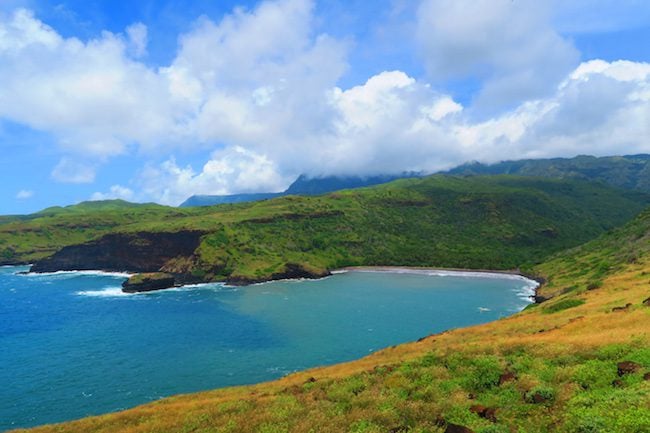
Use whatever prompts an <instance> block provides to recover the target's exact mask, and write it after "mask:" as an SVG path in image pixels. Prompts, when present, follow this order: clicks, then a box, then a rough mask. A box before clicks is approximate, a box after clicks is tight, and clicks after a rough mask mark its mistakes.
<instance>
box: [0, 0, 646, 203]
mask: <svg viewBox="0 0 650 433" xmlns="http://www.w3.org/2000/svg"><path fill="white" fill-rule="evenodd" d="M649 40H650V3H648V2H646V1H642V0H620V1H611V0H574V1H572V2H562V1H559V0H549V1H548V2H535V1H532V0H453V1H452V0H411V1H405V0H380V1H374V2H368V1H361V0H348V1H342V0H332V1H311V0H268V1H265V2H257V1H242V0H227V1H219V2H215V1H209V0H195V1H183V2H180V1H174V0H150V1H139V2H132V1H129V2H127V1H116V0H112V1H109V0H103V1H82V0H69V1H66V0H53V1H49V0H42V1H35V0H5V1H3V2H0V152H1V153H2V158H1V159H0V169H1V170H2V172H1V173H2V175H1V176H2V182H1V183H0V214H14V213H28V212H33V211H36V210H39V209H42V208H44V207H48V206H52V205H65V204H71V203H76V202H79V201H83V200H88V199H103V198H125V199H128V200H133V201H156V202H160V203H165V204H171V205H175V204H178V203H179V202H180V201H182V200H183V199H184V198H186V197H187V196H189V195H191V194H194V193H200V194H210V193H212V194H223V193H238V192H252V191H277V190H282V189H284V188H285V187H286V186H287V184H288V183H290V182H291V180H293V179H294V178H295V177H296V176H297V175H298V174H300V173H308V174H310V175H313V176H319V175H328V174H362V175H365V174H377V173H399V172H402V171H411V170H418V171H424V172H433V171H436V170H440V169H445V168H449V167H451V166H453V165H456V164H459V163H462V162H465V161H468V160H480V161H485V162H494V161H498V160H502V159H514V158H526V157H554V156H574V155H576V154H584V153H587V154H595V155H608V154H625V153H640V152H650V133H649V130H648V128H649V126H646V125H650V65H649V64H648V62H650V44H648V43H647V41H649Z"/></svg>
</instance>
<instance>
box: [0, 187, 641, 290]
mask: <svg viewBox="0 0 650 433" xmlns="http://www.w3.org/2000/svg"><path fill="white" fill-rule="evenodd" d="M648 204H650V196H649V195H647V194H645V193H641V192H633V191H623V190H618V189H615V188H612V187H609V186H606V185H602V184H590V183H587V182H583V181H578V180H553V179H541V178H529V177H514V176H485V177H481V176H476V177H467V178H462V177H454V176H443V175H435V176H430V177H427V178H422V179H402V180H397V181H394V182H391V183H387V184H383V185H378V186H373V187H368V188H360V189H354V190H345V191H338V192H335V193H331V194H327V195H322V196H314V197H303V196H287V197H281V198H276V199H273V200H266V201H260V202H255V203H242V204H228V205H220V206H214V207H201V208H183V209H181V208H170V207H164V206H159V205H152V204H145V205H135V204H131V203H126V202H120V201H109V202H89V203H82V204H79V205H76V206H70V207H67V208H51V209H47V210H45V211H43V212H40V213H37V214H33V215H29V216H25V217H19V218H17V219H13V220H8V221H6V222H4V223H0V264H17V263H34V267H33V269H32V270H33V271H38V272H47V271H59V270H84V269H99V270H106V271H128V272H143V273H144V272H146V273H151V272H164V273H167V274H171V275H174V276H175V278H176V283H187V282H209V281H228V282H230V283H233V284H247V283H251V282H258V281H266V280H272V279H279V278H295V277H319V276H323V275H327V274H328V272H329V271H330V270H332V269H337V268H341V267H346V266H362V265H365V266H372V265H397V266H400V265H402V266H436V267H445V268H471V269H521V270H524V271H527V270H530V268H531V266H532V265H534V264H535V263H539V262H541V261H543V260H544V259H545V258H546V257H548V256H549V255H550V254H553V253H556V252H558V251H561V250H564V249H567V248H570V247H574V246H577V245H580V244H582V243H584V242H586V241H589V240H591V239H593V238H595V237H597V236H598V235H600V234H602V233H603V232H605V231H607V230H609V229H611V228H613V227H616V226H619V225H621V224H624V223H625V222H626V221H629V220H630V219H631V218H633V217H634V215H636V214H637V213H638V212H640V211H641V210H642V209H644V208H645V207H646V206H647V205H648Z"/></svg>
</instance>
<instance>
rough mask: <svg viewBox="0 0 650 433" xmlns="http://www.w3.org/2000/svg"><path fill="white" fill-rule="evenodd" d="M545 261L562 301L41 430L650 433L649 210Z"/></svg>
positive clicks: (549, 290) (548, 292)
mask: <svg viewBox="0 0 650 433" xmlns="http://www.w3.org/2000/svg"><path fill="white" fill-rule="evenodd" d="M535 271H536V272H538V273H541V274H542V275H544V276H545V277H546V278H547V280H548V284H547V285H545V286H544V287H543V288H542V290H541V294H542V295H544V296H547V297H549V298H550V299H549V300H547V301H545V302H543V303H541V304H533V305H532V306H530V307H529V308H527V309H526V310H524V311H523V312H521V313H519V314H516V315H514V316H511V317H508V318H504V319H501V320H498V321H496V322H492V323H488V324H485V325H480V326H474V327H470V328H464V329H458V330H451V331H447V332H444V333H441V334H437V335H431V336H428V337H425V338H422V339H421V340H419V341H417V342H413V343H409V344H404V345H400V346H396V347H391V348H387V349H384V350H382V351H379V352H377V353H375V354H373V355H371V356H368V357H366V358H363V359H361V360H358V361H354V362H350V363H346V364H339V365H334V366H331V367H325V368H318V369H313V370H309V371H305V372H300V373H296V374H293V375H290V376H288V377H285V378H283V379H281V380H278V381H275V382H270V383H265V384H260V385H256V386H246V387H238V388H229V389H222V390H216V391H209V392H203V393H198V394H191V395H183V396H177V397H172V398H166V399H163V400H161V401H158V402H156V403H152V404H147V405H144V406H140V407H137V408H134V409H131V410H127V411H124V412H120V413H115V414H109V415H104V416H99V417H92V418H87V419H83V420H79V421H74V422H70V423H64V424H59V425H54V426H44V427H41V428H36V429H32V430H21V431H23V432H26V431H29V432H32V433H50V432H52V433H54V432H57V433H76V432H80V433H81V432H84V433H85V432H100V433H117V432H121V433H139V432H152V433H153V432H159V433H163V432H202V433H208V432H210V433H212V432H214V433H217V432H265V433H271V432H277V433H279V432H355V433H359V432H421V433H424V432H431V433H437V432H448V433H451V432H465V433H466V432H480V433H495V432H499V433H500V432H503V433H506V432H513V431H516V432H521V433H524V432H527V433H533V432H535V433H542V432H551V431H557V432H572V433H583V432H621V433H641V432H646V431H650V335H649V334H650V298H649V296H650V290H649V287H650V210H649V211H646V212H644V213H642V214H641V215H640V216H639V217H638V218H636V219H635V220H634V221H633V222H631V223H630V224H628V225H626V226H625V227H623V228H620V229H616V230H614V231H612V232H610V233H608V234H606V235H604V236H602V237H600V238H598V239H596V240H594V241H592V242H590V243H587V244H585V245H583V246H580V247H578V248H574V249H572V250H569V251H566V252H563V253H560V254H558V255H556V256H554V257H552V258H551V259H550V260H548V261H546V262H545V263H543V264H541V265H539V266H537V267H536V268H535Z"/></svg>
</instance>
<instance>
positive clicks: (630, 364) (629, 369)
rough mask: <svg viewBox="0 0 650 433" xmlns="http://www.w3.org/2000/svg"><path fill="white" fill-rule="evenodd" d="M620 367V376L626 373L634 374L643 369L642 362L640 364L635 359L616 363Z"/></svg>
mask: <svg viewBox="0 0 650 433" xmlns="http://www.w3.org/2000/svg"><path fill="white" fill-rule="evenodd" d="M616 368H617V369H618V375H619V376H625V375H626V374H634V373H636V372H637V371H639V370H640V369H641V364H638V363H636V362H634V361H623V362H619V363H618V364H616Z"/></svg>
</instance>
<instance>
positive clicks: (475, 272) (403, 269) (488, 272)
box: [7, 265, 549, 304]
mask: <svg viewBox="0 0 650 433" xmlns="http://www.w3.org/2000/svg"><path fill="white" fill-rule="evenodd" d="M7 266H25V265H7ZM27 266H30V265H27ZM73 272H87V273H103V274H113V275H117V274H119V275H121V276H124V277H125V278H127V279H126V280H125V281H124V283H123V285H122V291H123V292H125V293H131V294H133V293H146V292H151V291H160V290H167V289H175V288H181V287H185V286H195V285H197V282H187V283H184V284H183V283H181V284H169V285H166V286H165V287H162V286H152V287H149V286H145V288H144V290H133V289H131V290H124V288H125V287H126V286H127V285H128V282H129V280H130V278H131V277H134V276H137V275H140V274H137V273H130V272H116V271H107V270H101V269H97V270H71V271H56V272H32V271H31V267H30V270H28V271H26V272H21V273H24V274H31V275H38V274H56V273H73ZM346 272H376V273H397V274H400V273H401V274H417V275H430V276H448V275H450V276H467V277H492V278H504V277H508V276H509V277H514V278H517V279H522V280H526V281H530V282H531V283H533V287H532V289H533V294H532V295H531V299H532V300H533V302H534V303H537V304H539V303H542V302H544V301H547V300H548V299H549V298H547V297H545V296H542V295H540V293H539V291H540V289H541V288H542V287H543V285H544V284H545V283H546V279H545V278H543V277H541V276H539V275H530V274H525V273H522V272H520V271H519V270H496V269H471V268H440V267H428V266H394V265H380V266H347V267H343V268H338V269H332V270H328V271H327V272H325V273H324V274H322V275H301V276H287V275H276V276H272V277H271V278H269V279H265V280H261V281H214V283H222V284H225V285H227V286H248V285H257V284H263V283H269V282H274V281H303V280H319V279H323V278H328V277H330V276H332V275H336V274H342V273H346ZM199 284H200V283H199ZM203 284H210V283H209V282H203Z"/></svg>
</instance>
